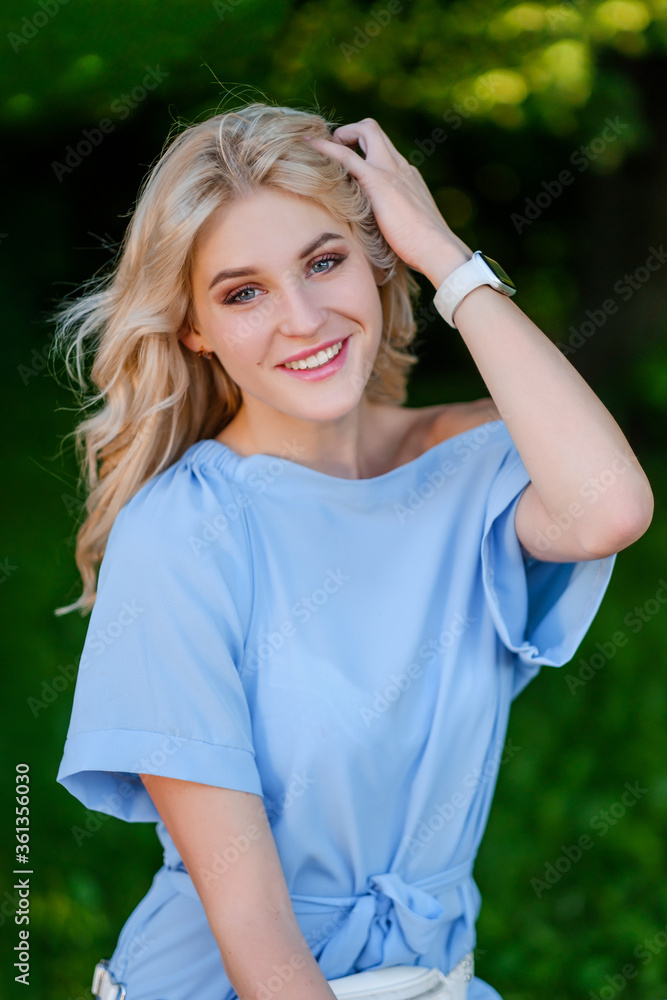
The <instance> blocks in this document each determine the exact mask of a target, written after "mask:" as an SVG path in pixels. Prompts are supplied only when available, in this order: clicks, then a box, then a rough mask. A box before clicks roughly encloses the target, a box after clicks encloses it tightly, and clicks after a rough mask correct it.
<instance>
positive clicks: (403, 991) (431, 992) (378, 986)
mask: <svg viewBox="0 0 667 1000" xmlns="http://www.w3.org/2000/svg"><path fill="white" fill-rule="evenodd" d="M473 975H474V967H473V956H472V952H470V953H469V954H468V955H465V956H464V958H462V959H461V961H460V962H459V964H458V965H457V966H456V968H455V969H452V971H451V972H450V973H448V974H447V975H445V974H444V973H443V972H440V970H439V969H424V968H419V967H418V966H414V965H390V966H387V967H386V968H384V969H369V970H368V972H355V973H353V974H352V975H351V976H342V977H341V978H340V979H329V980H328V983H329V986H330V987H331V989H332V990H333V992H334V993H335V994H336V997H338V1000H466V998H467V996H468V983H469V982H470V980H471V979H472V977H473Z"/></svg>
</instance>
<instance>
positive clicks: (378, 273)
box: [371, 264, 387, 288]
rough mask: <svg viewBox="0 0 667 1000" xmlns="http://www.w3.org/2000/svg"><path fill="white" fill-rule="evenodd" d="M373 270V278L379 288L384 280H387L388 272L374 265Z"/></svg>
mask: <svg viewBox="0 0 667 1000" xmlns="http://www.w3.org/2000/svg"><path fill="white" fill-rule="evenodd" d="M371 270H372V271H373V278H374V279H375V284H376V285H377V286H378V288H379V287H380V285H381V284H382V282H383V281H384V279H385V278H386V276H387V272H386V270H384V269H383V268H379V267H376V266H375V265H374V264H373V265H371Z"/></svg>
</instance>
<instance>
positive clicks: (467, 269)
mask: <svg viewBox="0 0 667 1000" xmlns="http://www.w3.org/2000/svg"><path fill="white" fill-rule="evenodd" d="M480 285H491V287H492V288H495V290H496V291H502V289H500V288H499V287H498V280H497V278H496V277H495V275H493V274H492V272H491V270H490V268H489V267H488V266H487V265H486V264H485V263H484V261H483V260H481V259H480V256H479V251H478V250H476V251H475V253H474V254H473V256H472V257H471V258H470V260H467V261H466V262H465V264H461V266H460V267H457V268H456V270H454V271H452V273H451V274H450V275H448V276H447V277H446V278H445V280H444V281H443V283H442V284H441V285H440V287H439V288H438V290H437V292H436V293H435V296H434V298H433V304H434V305H435V307H436V309H437V310H438V312H439V313H440V315H441V316H442V318H443V319H444V320H446V322H447V323H449V325H450V326H453V327H454V329H455V330H456V329H457V326H456V323H455V322H454V313H455V311H456V308H457V306H459V305H460V304H461V302H462V300H463V299H464V298H465V297H466V295H468V294H469V293H470V292H472V291H473V290H474V289H475V288H479V286H480Z"/></svg>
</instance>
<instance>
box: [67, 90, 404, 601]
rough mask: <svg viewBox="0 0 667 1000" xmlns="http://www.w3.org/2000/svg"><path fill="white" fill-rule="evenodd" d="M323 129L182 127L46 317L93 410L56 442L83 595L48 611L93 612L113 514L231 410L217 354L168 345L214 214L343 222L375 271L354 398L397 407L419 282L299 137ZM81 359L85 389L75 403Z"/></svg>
mask: <svg viewBox="0 0 667 1000" xmlns="http://www.w3.org/2000/svg"><path fill="white" fill-rule="evenodd" d="M335 127H336V125H335V124H334V123H333V122H329V121H327V120H326V119H325V118H324V117H323V116H322V115H320V114H319V113H315V112H311V111H301V110H297V109H294V108H288V107H278V106H273V105H269V104H268V103H261V102H255V103H250V104H245V105H242V106H240V107H237V108H234V109H231V110H228V111H225V112H224V113H222V114H216V115H213V116H211V117H209V118H207V119H206V120H204V121H202V122H200V123H198V124H195V125H190V126H188V127H186V128H185V129H184V130H183V131H181V132H180V134H178V135H176V137H175V138H173V139H172V140H171V141H170V140H169V139H168V140H167V143H166V145H165V148H164V150H163V153H162V155H161V157H160V158H159V160H158V161H157V162H156V163H155V165H154V166H153V167H152V168H151V170H150V171H149V173H148V174H147V176H146V178H145V179H144V181H143V183H142V185H141V188H140V191H139V196H138V199H137V203H136V207H135V209H134V212H133V215H132V218H131V221H130V223H129V225H128V227H127V230H126V232H125V236H124V239H123V241H122V243H121V245H120V248H119V251H118V253H117V255H116V258H115V260H114V262H113V263H112V266H111V268H110V269H109V271H108V273H107V274H105V275H102V276H101V277H95V278H93V279H91V280H90V281H88V282H86V283H85V285H84V288H83V291H82V292H80V294H79V295H78V297H77V298H75V299H74V300H73V301H71V300H70V301H65V302H64V303H63V304H62V305H61V306H60V308H59V309H58V310H57V311H56V313H55V315H54V320H55V324H56V332H55V337H54V341H53V346H52V353H54V354H56V355H61V356H62V357H63V358H64V362H65V368H66V371H67V373H68V375H69V376H70V377H71V378H72V379H73V380H74V381H75V382H76V383H77V386H78V387H80V389H82V390H83V393H84V394H83V397H82V399H83V402H82V406H81V409H82V411H83V412H84V413H85V411H87V410H89V409H90V408H91V407H94V408H95V412H93V413H92V415H87V416H84V417H83V419H82V420H81V421H80V423H79V424H78V426H77V427H76V428H75V430H73V431H71V432H70V435H67V436H68V437H69V436H73V437H74V438H75V450H76V455H77V460H78V463H79V469H80V483H81V484H83V486H84V489H85V494H86V503H85V512H84V519H83V521H82V523H81V524H80V527H79V528H78V531H77V538H76V549H75V559H76V564H77V567H78V569H79V572H80V574H81V578H82V581H83V592H82V594H81V596H80V597H79V599H78V600H77V601H75V602H74V603H72V604H69V605H67V606H65V607H61V608H57V609H56V610H55V613H56V614H57V615H60V614H66V613H68V612H70V611H73V610H75V609H79V610H80V613H81V614H82V615H84V614H86V613H87V612H88V611H90V609H91V608H92V606H93V605H94V603H95V596H96V585H97V584H96V577H97V568H98V566H99V563H100V561H101V559H102V557H103V555H104V550H105V547H106V543H107V539H108V536H109V532H110V530H111V525H112V524H113V521H114V519H115V517H116V515H117V514H118V512H119V510H120V509H121V507H123V505H124V504H125V503H126V502H127V501H128V500H129V499H130V498H131V497H132V496H133V495H134V494H135V493H136V492H137V490H139V489H140V487H141V486H142V485H143V484H144V483H145V482H146V481H147V480H148V479H150V478H151V477H152V476H154V475H156V474H157V473H159V472H161V471H162V470H163V469H165V468H167V467H168V466H169V465H171V464H172V463H174V462H175V461H177V460H178V459H179V458H180V457H181V455H182V454H183V453H184V452H185V451H186V450H187V449H188V448H189V447H190V446H191V445H192V444H194V443H195V442H196V441H199V440H201V439H202V438H210V437H215V436H216V435H218V434H219V433H220V432H221V431H222V430H223V428H224V427H225V426H226V425H227V424H228V423H229V422H230V421H231V420H232V419H233V418H234V416H235V415H236V413H237V412H238V410H239V407H240V406H241V402H242V394H241V390H240V388H239V386H238V385H237V384H236V382H234V380H233V379H232V378H231V377H230V376H229V375H228V374H227V372H226V371H225V369H224V367H223V366H222V364H221V363H220V361H219V360H218V359H217V357H215V356H214V357H213V358H212V359H211V360H205V359H202V358H200V357H198V355H197V354H195V353H194V352H193V351H191V350H190V349H189V348H188V347H186V346H185V345H184V344H183V343H182V342H181V341H180V339H179V336H180V334H181V333H182V331H183V328H184V325H187V324H188V322H189V320H190V318H191V307H192V290H191V266H192V260H193V253H194V246H195V241H196V238H197V235H198V233H199V231H200V230H201V228H202V227H203V226H204V224H205V223H206V221H207V220H208V219H209V217H210V216H211V215H212V214H213V213H214V212H215V211H216V210H217V209H218V208H220V207H221V206H223V205H226V204H229V203H230V202H231V201H233V200H234V199H235V198H239V197H243V196H246V195H248V194H251V193H252V192H253V190H256V189H257V188H258V187H260V186H268V187H271V188H276V189H279V190H282V191H286V192H290V193H293V194H297V195H301V196H303V197H306V198H310V199H312V200H313V201H315V202H317V203H319V204H320V205H322V206H323V207H324V208H326V209H327V210H328V211H329V212H330V213H331V214H332V215H333V216H334V217H336V218H338V219H341V220H344V221H345V222H347V223H349V225H350V227H351V229H352V232H353V235H354V236H355V237H356V239H357V240H358V241H359V243H360V245H361V247H362V250H363V252H364V253H365V255H366V257H367V259H368V260H369V262H370V263H371V264H372V265H375V266H377V267H378V268H380V269H381V270H382V271H383V272H385V274H384V277H383V280H382V283H381V285H380V288H379V293H380V300H381V304H382V316H383V322H382V326H383V329H382V335H381V341H380V346H379V349H378V353H377V356H376V359H375V363H374V366H373V369H372V371H371V372H369V374H368V381H367V383H366V385H365V387H364V393H365V394H366V395H367V397H368V399H369V400H371V401H377V402H391V403H396V404H401V403H403V402H404V401H405V398H406V384H407V377H408V374H409V370H410V368H411V366H412V365H413V364H414V363H415V362H416V361H417V360H418V359H417V357H416V356H415V355H413V354H412V353H411V352H410V351H409V350H408V345H409V344H410V342H411V341H412V339H413V337H414V334H415V331H416V324H415V321H414V317H413V304H414V302H416V299H417V296H418V294H419V286H418V284H417V282H416V281H415V279H414V277H413V276H412V275H411V274H410V272H409V270H408V268H407V266H406V265H405V264H404V262H403V261H402V260H401V259H400V258H399V257H397V255H396V254H395V253H394V251H393V250H392V249H391V247H390V246H389V245H388V244H387V242H386V240H385V239H384V237H383V236H382V233H381V232H380V229H379V227H378V225H377V223H376V221H375V218H374V216H373V212H372V209H371V203H370V200H369V198H368V196H367V195H366V194H365V193H364V191H363V189H362V187H361V185H360V184H359V183H358V181H357V180H356V178H354V177H352V175H351V174H349V173H348V172H347V171H346V170H345V169H344V168H343V167H342V166H341V164H339V163H338V161H337V160H335V159H334V158H333V157H326V156H322V154H321V153H318V152H317V151H316V150H314V149H312V148H311V147H310V145H309V143H307V142H302V141H300V140H301V137H302V136H306V135H309V136H312V137H321V138H325V139H326V138H330V137H331V131H332V129H333V128H335ZM89 355H92V359H93V360H92V367H91V370H90V375H89V376H88V377H89V379H90V381H91V382H92V383H93V384H94V386H95V387H96V388H97V391H93V392H92V393H91V394H90V395H89V396H86V395H85V393H86V391H87V388H88V382H87V378H86V374H85V371H84V368H85V363H86V358H87V356H89Z"/></svg>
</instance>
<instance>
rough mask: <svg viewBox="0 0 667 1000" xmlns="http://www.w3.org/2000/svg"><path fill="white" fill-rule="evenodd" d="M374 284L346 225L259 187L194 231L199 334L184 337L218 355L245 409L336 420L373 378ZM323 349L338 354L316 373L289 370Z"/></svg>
mask: <svg viewBox="0 0 667 1000" xmlns="http://www.w3.org/2000/svg"><path fill="white" fill-rule="evenodd" d="M380 277H381V275H380V273H379V272H377V271H374V269H373V268H372V267H371V265H370V264H369V262H368V260H367V258H366V257H365V255H364V253H363V251H362V250H361V247H360V246H359V244H358V243H357V242H356V241H355V240H354V238H353V234H352V229H351V227H350V226H349V225H348V224H347V223H344V222H341V221H339V220H338V219H336V218H335V217H334V216H333V215H331V214H330V213H329V212H328V211H327V210H326V209H324V208H323V207H321V206H320V205H318V204H317V203H316V202H313V201H311V200H309V199H306V198H301V197H299V196H297V195H292V194H289V193H287V192H284V191H278V190H275V189H270V188H260V189H259V190H258V191H257V192H255V193H253V194H252V195H251V196H249V197H247V198H244V199H240V200H238V201H235V202H233V203H232V204H231V205H226V206H223V207H222V208H221V209H219V210H218V212H217V213H215V214H214V215H213V216H212V217H211V218H210V219H209V221H208V223H207V224H206V226H205V227H204V229H203V230H202V231H201V232H200V236H199V240H198V242H197V245H196V248H195V254H194V259H193V268H192V288H193V306H194V309H193V315H194V323H193V327H194V331H195V332H192V331H191V332H188V333H186V334H184V335H183V336H182V338H181V339H182V340H183V342H184V343H185V344H186V345H187V346H188V347H191V348H192V349H193V350H196V349H198V348H199V346H200V345H203V346H204V349H205V350H207V351H210V352H213V353H215V354H216V355H217V357H218V359H219V360H220V362H221V364H222V365H223V367H224V368H225V369H226V371H227V373H228V374H229V375H230V376H231V378H232V379H233V380H234V381H235V382H236V384H237V385H238V386H239V387H240V389H241V391H242V394H243V405H244V406H246V407H248V408H250V407H251V406H252V405H253V404H255V405H258V403H260V404H264V405H265V406H270V407H272V408H274V409H276V410H280V411H281V412H282V413H284V414H288V415H290V416H293V417H295V418H300V419H304V420H332V419H335V418H337V417H341V416H344V415H345V414H346V413H348V412H350V410H352V409H353V408H354V407H355V406H356V405H357V404H358V403H359V400H360V399H361V397H362V394H363V390H364V387H365V385H366V383H367V381H368V378H369V376H370V373H371V371H372V368H373V363H374V361H375V357H376V355H377V352H378V348H379V345H380V337H381V333H382V307H381V303H380V296H379V290H378V287H377V283H376V281H379V280H380ZM197 333H199V334H200V336H199V337H197ZM341 342H342V347H341V346H340V345H341ZM329 345H332V346H333V351H334V352H335V351H338V354H337V355H336V356H335V357H334V358H333V359H332V360H331V361H329V362H328V363H326V364H324V365H322V367H317V368H310V367H309V368H307V369H299V370H298V371H297V370H291V369H289V368H286V367H285V362H286V361H290V360H292V359H294V357H295V356H296V357H297V358H305V357H307V356H310V355H313V354H317V353H318V352H319V351H320V350H322V349H324V348H326V347H327V346H329ZM328 353H329V354H331V351H329V352H328ZM322 357H323V356H322V355H320V356H319V358H318V361H321V360H322ZM311 363H312V358H311Z"/></svg>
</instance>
